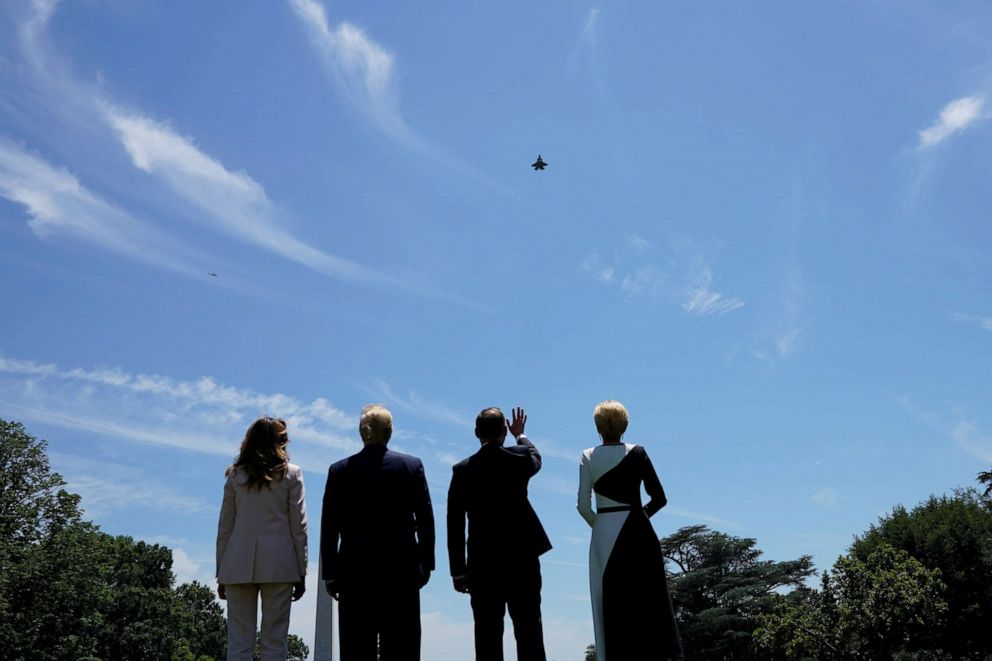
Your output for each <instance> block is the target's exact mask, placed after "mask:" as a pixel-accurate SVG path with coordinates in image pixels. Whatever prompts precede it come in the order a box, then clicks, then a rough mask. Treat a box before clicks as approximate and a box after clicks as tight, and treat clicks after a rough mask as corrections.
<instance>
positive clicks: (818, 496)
mask: <svg viewBox="0 0 992 661" xmlns="http://www.w3.org/2000/svg"><path fill="white" fill-rule="evenodd" d="M839 497H840V492H839V491H837V490H836V489H830V488H824V489H820V490H819V491H817V492H816V493H814V494H813V495H812V496H811V498H812V499H813V502H814V503H816V504H817V505H819V506H820V507H826V508H828V509H836V508H837V499H838V498H839Z"/></svg>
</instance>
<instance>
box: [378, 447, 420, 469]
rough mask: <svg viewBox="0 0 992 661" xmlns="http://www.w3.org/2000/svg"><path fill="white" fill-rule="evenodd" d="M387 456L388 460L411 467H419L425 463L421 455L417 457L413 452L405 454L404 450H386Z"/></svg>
mask: <svg viewBox="0 0 992 661" xmlns="http://www.w3.org/2000/svg"><path fill="white" fill-rule="evenodd" d="M385 458H386V459H387V460H388V461H392V462H395V463H399V464H403V465H405V466H408V467H410V468H419V467H421V466H423V465H424V462H423V461H421V459H420V457H416V456H414V455H412V454H405V453H403V452H396V451H395V450H386V454H385Z"/></svg>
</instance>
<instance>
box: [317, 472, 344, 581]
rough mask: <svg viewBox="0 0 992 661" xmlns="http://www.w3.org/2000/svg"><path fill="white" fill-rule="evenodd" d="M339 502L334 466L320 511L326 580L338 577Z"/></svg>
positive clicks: (325, 488)
mask: <svg viewBox="0 0 992 661" xmlns="http://www.w3.org/2000/svg"><path fill="white" fill-rule="evenodd" d="M338 502H339V499H338V493H337V485H336V484H335V483H334V468H333V467H332V468H330V469H328V471H327V485H326V486H325V487H324V505H323V509H322V510H321V513H320V560H321V563H322V564H323V567H322V569H323V572H324V576H323V578H324V580H325V581H332V580H335V579H337V578H338V570H339V567H338V542H339V540H340V538H341V519H340V512H339V507H338Z"/></svg>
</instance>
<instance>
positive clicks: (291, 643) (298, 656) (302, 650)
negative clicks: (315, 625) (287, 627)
mask: <svg viewBox="0 0 992 661" xmlns="http://www.w3.org/2000/svg"><path fill="white" fill-rule="evenodd" d="M286 647H287V650H288V651H287V654H286V661H306V660H307V657H308V656H310V648H309V647H308V646H307V644H306V643H304V642H303V639H302V638H300V637H299V636H297V635H296V634H292V633H291V634H289V638H288V639H287V640H286ZM253 656H254V659H255V661H258V660H259V659H260V658H261V637H260V635H259V634H257V633H256V634H255V654H254V655H253ZM377 656H378V654H377Z"/></svg>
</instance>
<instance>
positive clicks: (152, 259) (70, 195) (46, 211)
mask: <svg viewBox="0 0 992 661" xmlns="http://www.w3.org/2000/svg"><path fill="white" fill-rule="evenodd" d="M0 196H2V197H5V198H7V199H8V200H10V201H12V202H16V203H18V204H21V205H23V206H24V208H25V209H26V210H27V213H28V216H29V220H28V225H30V227H31V229H32V230H33V231H34V233H35V234H36V235H37V236H39V237H42V238H45V237H49V236H52V235H56V234H64V235H68V236H72V237H75V238H77V239H82V240H85V241H89V242H91V243H94V244H97V245H99V246H101V247H102V248H105V249H107V250H111V251H114V252H117V253H120V254H122V255H126V256H127V257H130V258H132V259H136V260H139V261H142V262H145V263H150V264H153V265H155V266H159V267H163V268H168V269H171V270H175V271H179V272H183V273H186V274H192V273H202V272H203V268H202V267H201V266H196V265H195V264H194V255H193V254H192V253H191V252H190V251H189V250H188V249H186V248H183V247H181V246H180V245H179V244H178V243H177V242H176V241H174V240H172V239H171V238H169V237H168V236H166V235H165V234H163V233H162V232H160V231H158V230H157V229H156V228H155V227H154V226H152V225H150V224H149V223H146V222H143V221H141V220H138V219H137V218H135V217H134V216H132V215H131V214H129V213H128V212H127V211H125V210H123V209H121V208H120V207H118V206H116V205H114V204H111V203H109V202H107V201H106V200H104V199H102V198H100V197H98V196H97V195H94V194H93V193H92V192H90V191H89V190H87V189H86V187H84V186H83V185H82V184H81V183H80V181H79V180H78V179H77V178H76V177H74V176H73V175H72V174H70V173H69V172H67V171H65V170H61V169H57V168H54V167H52V166H51V165H49V164H48V163H46V162H45V161H44V160H42V159H41V158H39V157H37V156H35V155H33V154H30V153H29V152H27V151H26V150H24V149H23V148H21V147H19V146H18V145H16V144H14V143H13V142H11V141H9V140H7V139H6V138H3V137H0ZM196 261H198V262H200V260H196ZM201 263H202V262H201Z"/></svg>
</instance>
